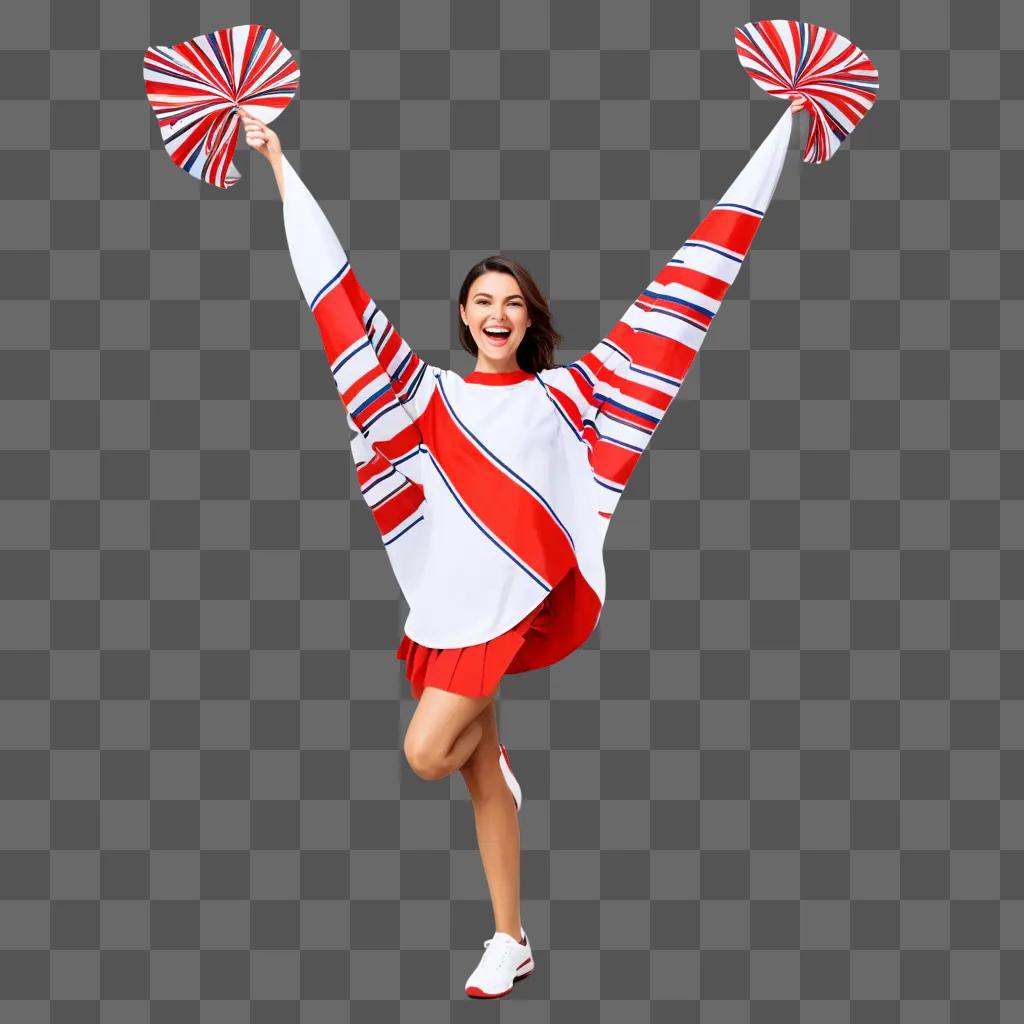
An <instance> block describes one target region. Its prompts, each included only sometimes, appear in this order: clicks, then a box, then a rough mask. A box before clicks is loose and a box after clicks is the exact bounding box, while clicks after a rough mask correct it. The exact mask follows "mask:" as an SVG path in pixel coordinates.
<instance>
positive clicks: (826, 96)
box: [734, 20, 878, 164]
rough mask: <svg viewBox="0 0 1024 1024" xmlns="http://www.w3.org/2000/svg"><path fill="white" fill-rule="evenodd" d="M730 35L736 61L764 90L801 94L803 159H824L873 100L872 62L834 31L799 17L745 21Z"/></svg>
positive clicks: (875, 86) (875, 80)
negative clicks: (807, 121) (806, 119)
mask: <svg viewBox="0 0 1024 1024" xmlns="http://www.w3.org/2000/svg"><path fill="white" fill-rule="evenodd" d="M734 36H735V40H736V52H737V54H738V56H739V60H740V64H742V65H743V67H744V68H745V69H746V71H747V74H748V75H750V77H751V78H753V80H754V81H755V82H757V84H758V85H759V86H760V87H761V88H762V89H764V91H765V92H767V93H771V95H773V96H782V97H785V98H786V99H790V100H794V99H796V98H797V97H798V96H803V97H805V99H806V101H807V105H806V106H805V107H804V109H805V110H806V111H807V112H808V113H809V114H810V116H811V129H810V132H809V133H808V135H807V145H806V146H805V147H804V154H803V159H804V162H805V163H809V164H811V163H824V161H826V160H828V159H830V158H831V157H832V155H833V154H834V153H835V152H836V150H837V149H838V148H839V144H840V143H841V142H842V141H843V139H845V138H846V137H847V136H848V135H849V134H850V132H852V131H853V129H854V128H856V127H857V125H858V124H859V123H860V121H861V119H862V118H863V117H864V115H865V114H866V113H867V112H868V111H869V110H870V109H871V107H872V105H873V104H874V102H875V96H876V95H877V93H878V69H877V68H876V67H875V65H874V64H872V63H871V61H870V60H869V59H868V57H867V56H866V55H865V53H864V52H863V50H860V49H859V48H858V47H856V46H854V45H853V43H851V42H850V41H849V39H845V38H844V37H843V36H841V35H839V33H838V32H833V31H832V30H831V29H828V28H821V27H819V26H818V25H811V24H809V23H808V22H805V21H784V20H778V21H756V22H748V23H747V24H746V25H744V26H743V27H742V28H737V29H735V30H734Z"/></svg>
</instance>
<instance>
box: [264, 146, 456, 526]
mask: <svg viewBox="0 0 1024 1024" xmlns="http://www.w3.org/2000/svg"><path fill="white" fill-rule="evenodd" d="M282 163H283V169H284V178H285V190H284V191H285V194H284V204H283V206H284V227H285V236H286V239H287V242H288V251H289V255H290V256H291V261H292V265H293V267H294V268H295V274H296V277H297V278H298V281H299V286H300V288H301V289H302V294H303V296H304V297H305V300H306V303H307V304H308V305H309V308H310V310H311V311H312V313H313V317H314V319H315V320H316V323H317V327H318V328H319V331H320V338H321V341H322V342H323V346H324V352H325V354H326V356H327V361H328V364H329V366H330V370H331V374H332V376H333V377H334V382H335V385H336V387H337V391H338V397H339V398H340V399H341V402H342V404H343V405H344V407H345V409H346V412H347V416H346V419H347V422H348V425H349V427H350V428H351V430H352V431H353V434H352V436H351V438H350V447H351V450H352V457H353V460H354V462H355V465H356V474H357V478H358V480H359V486H360V490H361V491H362V494H363V497H364V498H365V500H366V503H367V505H368V506H369V507H370V510H371V512H372V513H373V515H374V518H375V519H376V522H377V526H378V527H379V528H380V531H381V534H382V536H383V538H384V541H385V544H387V543H389V540H390V539H391V538H394V537H397V536H400V535H401V533H402V531H403V530H405V529H407V528H408V526H409V524H410V523H411V522H413V521H415V518H416V516H417V515H420V514H421V505H422V504H423V502H424V500H425V499H424V495H423V488H422V483H423V480H422V473H421V460H420V458H419V454H420V444H421V442H422V440H423V435H422V432H421V429H420V423H419V417H420V415H421V413H422V411H423V409H424V408H425V406H426V402H427V400H428V399H429V396H430V393H431V391H432V389H433V387H434V386H435V383H436V382H435V378H434V376H433V374H432V373H431V372H430V370H431V367H430V366H429V365H428V364H427V363H425V362H424V361H423V360H422V359H420V358H419V356H417V355H416V353H415V352H413V351H412V349H410V348H409V346H408V345H407V344H406V343H405V341H404V339H403V338H402V337H401V336H400V335H399V333H398V331H397V330H395V328H394V327H393V326H392V325H391V323H390V322H389V321H388V319H387V318H386V317H385V315H384V313H383V312H382V311H381V310H380V308H379V307H378V306H377V304H376V303H375V302H374V301H373V299H372V298H370V297H369V295H367V293H366V292H365V291H364V290H363V288H362V286H361V285H360V284H359V282H358V281H357V280H356V277H355V274H354V273H353V272H352V266H351V264H350V263H349V260H348V256H347V254H346V253H345V250H344V248H343V247H342V245H341V242H340V241H339V240H338V237H337V235H336V234H335V233H334V230H333V229H332V227H331V225H330V222H329V221H328V219H327V217H326V215H325V214H324V212H323V210H322V209H321V208H320V206H319V204H318V203H317V202H316V200H315V199H314V198H313V196H312V195H311V194H310V192H309V189H307V188H306V186H305V184H304V183H303V182H302V179H301V178H300V177H299V176H298V174H297V173H296V172H295V170H294V168H292V166H291V164H290V163H289V162H288V160H287V158H285V157H282Z"/></svg>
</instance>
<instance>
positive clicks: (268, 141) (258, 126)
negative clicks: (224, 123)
mask: <svg viewBox="0 0 1024 1024" xmlns="http://www.w3.org/2000/svg"><path fill="white" fill-rule="evenodd" d="M238 112H239V114H240V115H241V117H242V124H243V125H244V126H245V141H246V142H247V143H248V144H249V146H250V148H252V149H255V150H256V152H257V153H262V154H263V155H264V156H265V157H266V158H267V159H268V160H269V161H270V163H271V164H274V163H276V162H277V161H278V160H279V159H280V157H281V140H280V139H279V138H278V137H277V132H275V131H274V130H273V129H272V128H268V127H267V126H266V125H265V124H264V123H263V122H262V121H261V120H260V119H259V118H258V117H253V116H252V115H251V114H248V113H246V112H245V110H243V109H242V108H241V107H239V108H238Z"/></svg>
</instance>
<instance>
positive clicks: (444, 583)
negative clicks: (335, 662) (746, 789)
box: [146, 20, 878, 998]
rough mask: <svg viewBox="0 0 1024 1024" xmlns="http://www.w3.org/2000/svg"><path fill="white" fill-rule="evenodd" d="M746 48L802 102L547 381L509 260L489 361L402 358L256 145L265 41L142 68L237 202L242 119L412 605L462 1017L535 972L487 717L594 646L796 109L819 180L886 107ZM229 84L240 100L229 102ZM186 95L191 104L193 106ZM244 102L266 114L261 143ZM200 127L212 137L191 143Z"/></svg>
mask: <svg viewBox="0 0 1024 1024" xmlns="http://www.w3.org/2000/svg"><path fill="white" fill-rule="evenodd" d="M734 41H735V43H736V48H737V53H738V55H739V59H740V63H741V64H742V66H743V67H744V68H745V69H746V70H747V71H748V72H749V74H750V75H751V77H752V78H753V79H754V81H755V82H756V83H757V84H758V86H759V87H760V88H761V89H763V90H765V91H766V92H768V93H770V94H771V95H774V96H777V97H779V98H785V99H789V100H792V101H794V102H793V104H792V106H791V107H790V109H789V110H788V111H787V112H786V113H784V114H782V116H781V117H780V118H779V120H778V121H777V122H776V124H775V126H774V127H773V128H772V129H771V131H770V133H769V134H768V136H767V137H766V138H765V139H764V141H763V142H762V143H761V145H760V146H759V147H758V148H757V150H756V151H755V152H754V153H753V155H752V156H751V157H750V159H749V160H748V161H747V163H746V165H745V166H744V167H743V168H742V169H740V171H739V174H738V175H737V176H736V178H735V179H734V181H733V182H732V184H731V185H730V186H729V187H728V189H727V190H726V191H725V193H724V194H723V196H722V198H721V200H720V201H719V202H718V203H716V204H715V206H714V207H713V208H712V209H710V210H709V211H708V213H707V214H706V216H705V217H704V219H703V220H702V221H701V223H700V224H699V225H697V227H696V229H695V230H694V231H693V232H692V233H691V234H690V235H689V237H688V238H687V239H686V240H685V241H683V242H682V244H681V245H680V247H679V248H678V249H677V251H676V252H675V253H674V254H673V255H672V256H671V258H670V259H669V260H668V261H667V262H666V263H665V264H664V266H663V267H662V268H661V269H660V270H659V271H658V273H657V274H656V275H655V276H654V278H653V279H652V280H650V282H649V283H648V284H647V285H646V286H645V287H643V288H642V290H641V291H640V292H639V294H637V296H636V298H635V299H634V301H633V302H631V303H630V304H629V306H627V307H626V309H625V310H624V311H623V313H622V315H621V318H620V319H619V320H618V321H617V322H616V323H615V324H614V326H613V327H612V328H611V330H610V331H609V332H608V333H607V334H606V335H605V336H604V337H602V338H600V339H596V340H594V339H592V341H594V343H593V344H592V347H590V348H589V350H588V351H586V352H585V353H584V354H583V355H582V356H580V358H578V359H576V360H574V361H573V362H572V363H570V364H568V365H565V364H559V363H555V361H554V355H555V349H556V348H557V346H558V344H559V342H560V340H561V339H560V337H559V335H558V333H557V332H556V331H555V330H554V328H553V327H552V324H551V313H550V310H549V307H548V302H547V299H546V298H545V296H544V295H543V294H542V292H541V290H540V288H539V287H538V286H537V282H536V281H535V280H534V279H533V277H532V276H531V275H530V273H529V272H528V271H527V270H526V269H525V268H524V267H523V266H522V265H521V264H519V263H518V262H516V261H515V260H513V259H511V258H510V257H507V256H501V255H495V256H489V257H487V258H486V259H484V260H481V261H480V262H479V263H477V264H476V265H474V266H473V267H472V268H471V269H470V271H469V273H468V274H467V275H466V278H465V280H464V281H463V284H462V287H461V288H460V290H459V297H458V301H459V313H460V322H459V327H458V332H459V343H460V344H461V345H462V347H463V348H464V349H465V350H466V351H468V352H469V353H470V354H471V355H474V356H475V357H476V359H477V363H476V369H475V371H474V372H473V373H470V374H469V375H468V376H467V377H465V378H463V377H462V376H460V375H459V374H458V373H456V372H454V371H453V370H449V369H446V368H444V367H441V366H435V365H430V364H428V363H426V362H425V361H424V360H423V359H421V358H420V357H419V356H418V355H417V354H416V352H415V351H414V349H413V348H412V347H411V346H410V345H409V344H407V343H406V341H405V339H404V338H403V337H402V335H401V334H400V333H399V332H398V330H397V329H396V328H395V326H394V325H393V324H392V323H391V321H390V320H389V319H388V317H387V316H386V315H385V313H384V311H383V310H382V309H381V308H380V306H378V305H377V303H376V302H375V301H374V299H373V298H372V297H371V296H370V294H369V293H368V292H367V291H366V290H365V289H364V287H363V285H362V284H361V283H360V281H359V280H358V279H357V277H356V275H355V273H354V271H353V268H352V265H351V263H350V262H349V258H348V254H347V253H346V251H345V249H344V248H343V246H342V244H341V242H340V241H339V239H338V237H337V235H336V234H335V233H334V230H333V228H332V227H331V224H330V222H329V221H328V220H327V217H326V216H325V214H324V212H323V210H321V209H320V206H319V205H318V203H317V202H316V200H315V199H314V198H313V196H312V194H311V193H310V191H309V189H308V188H306V186H305V184H304V183H303V181H302V179H301V178H300V177H299V175H298V174H297V173H296V170H295V168H294V167H292V165H291V163H290V162H289V161H288V160H287V159H286V158H285V156H284V155H283V153H282V151H281V146H280V140H279V139H278V137H277V135H276V134H275V133H274V132H273V131H272V130H271V129H270V128H268V127H267V124H266V120H270V119H272V116H276V114H275V111H276V110H279V109H280V108H281V107H283V105H284V104H286V103H287V102H288V100H289V99H290V98H291V94H292V93H293V92H294V89H295V85H296V82H297V71H296V69H295V68H294V67H293V64H294V62H293V61H291V60H290V57H289V56H287V51H283V50H282V48H281V47H280V45H279V41H277V40H276V36H272V34H268V31H267V30H266V29H265V27H264V26H241V27H239V28H237V29H234V30H230V32H229V30H224V32H222V33H217V34H207V35H206V36H203V37H197V38H196V39H195V40H192V41H191V42H189V43H186V44H181V45H180V46H179V47H177V48H166V47H159V48H151V50H150V52H149V54H148V55H147V64H146V73H147V89H148V94H149V96H150V100H151V102H153V104H154V108H155V109H157V111H158V116H159V117H160V119H161V130H162V131H163V132H164V139H165V145H166V146H167V147H168V152H169V153H170V154H171V156H172V158H173V159H175V161H176V162H177V163H178V164H179V166H181V167H183V168H184V169H187V170H188V171H189V173H191V174H193V175H195V176H197V177H202V178H203V180H208V181H210V182H211V183H212V184H216V185H218V186H219V187H228V185H230V184H232V183H233V182H234V181H237V180H238V179H237V174H236V173H235V172H234V171H233V169H232V168H230V167H229V164H230V156H231V153H232V152H233V149H234V139H233V130H234V125H235V121H234V118H235V117H236V108H238V110H237V116H240V117H241V119H242V121H243V122H244V124H245V129H246V141H247V142H248V143H249V145H250V146H251V147H252V148H253V149H254V150H255V151H256V152H259V153H261V154H263V155H264V156H265V157H266V158H267V159H268V161H269V162H270V164H271V167H272V168H273V172H274V177H275V180H276V181H277V185H278V189H279V191H280V194H281V198H282V200H283V216H284V229H285V237H286V240H287V244H288V251H289V254H290V257H291V260H292V265H293V267H294V269H295V273H296V277H297V279H298V283H299V286H300V289H301V292H302V294H303V297H304V298H305V300H306V302H307V304H308V306H309V309H310V312H311V314H312V316H313V318H314V320H315V321H316V324H317V327H318V328H319V331H320V336H321V340H322V342H323V347H324V353H325V355H326V356H327V361H328V365H329V367H330V372H331V375H332V377H333V378H334V383H335V385H336V387H337V393H338V397H339V399H340V400H341V402H342V404H343V406H344V407H345V409H346V410H347V413H348V425H349V427H350V428H351V430H352V436H351V437H350V439H349V443H350V448H351V452H352V457H353V460H354V462H355V469H356V476H357V480H358V484H359V488H360V491H361V492H362V495H363V497H364V499H365V501H366V504H367V506H368V507H369V509H370V511H371V512H372V515H373V517H374V520H375V522H376V524H377V526H378V528H379V530H380V533H381V538H382V540H383V543H384V547H385V550H386V552H387V555H388V558H389V560H390V562H391V565H392V568H393V569H394V572H395V577H396V579H397V582H398V583H399V586H400V587H401V589H402V592H403V595H404V596H405V598H406V600H407V602H408V604H409V616H408V618H407V619H406V623H405V635H404V637H403V639H402V642H401V644H400V646H399V648H398V650H397V651H396V656H397V658H399V659H400V660H403V661H404V662H405V670H406V676H407V679H408V680H409V683H410V690H411V693H412V696H413V697H414V698H415V699H416V700H417V707H416V709H415V712H414V714H413V715H412V718H411V720H410V722H409V725H408V728H407V732H406V737H405V743H404V750H405V755H406V759H407V760H408V762H409V765H410V767H411V768H412V769H413V771H414V772H416V774H417V775H420V776H421V777H422V778H425V779H441V778H445V777H446V776H447V775H449V774H451V773H453V772H454V771H457V770H458V771H461V772H462V773H463V777H464V778H465V780H466V785H467V788H468V789H469V791H470V794H471V796H472V798H473V804H474V812H475V815H476V825H477V837H478V841H479V843H480V853H481V858H482V860H483V863H484V868H485V872H486V874H487V881H488V885H489V888H490V891H491V897H492V902H493V904H494V916H495V926H496V931H495V934H494V936H493V938H491V939H488V940H487V941H486V942H484V948H485V953H484V955H483V957H482V959H481V961H480V964H479V966H478V967H477V968H476V970H475V971H474V972H473V973H472V974H471V975H470V976H469V978H468V979H467V981H466V986H465V991H466V993H467V994H468V995H471V996H477V997H488V998H490V997H494V996H502V995H505V994H507V993H508V992H510V991H511V990H512V984H513V982H514V981H515V980H517V979H519V978H522V977H525V976H526V975H527V974H529V973H531V972H532V970H533V969H534V965H533V956H532V950H531V947H530V943H529V939H528V938H527V936H526V933H525V931H524V930H523V928H522V922H521V920H520V915H519V867H518V866H519V832H518V821H517V811H518V809H519V807H520V806H521V804H522V800H523V794H522V788H521V787H520V786H519V784H518V783H517V782H516V780H515V777H514V776H513V775H512V773H511V763H510V762H509V759H508V754H507V751H506V750H505V748H504V747H503V746H501V745H500V743H499V741H498V735H497V725H496V720H495V717H494V705H493V696H494V694H495V692H496V691H497V689H498V686H499V683H500V682H501V680H502V679H503V678H504V677H506V676H515V675H518V674H520V673H524V672H528V671H531V670H535V669H540V668H545V667H546V666H549V665H553V664H555V663H557V662H559V661H561V660H562V659H563V658H565V657H567V656H568V655H569V654H571V653H572V652H573V651H575V650H576V649H577V648H579V647H580V646H581V645H582V644H583V643H584V642H585V641H586V640H587V638H588V637H589V636H590V635H591V634H592V633H593V631H594V629H595V628H596V626H597V624H598V620H599V618H600V615H601V611H602V608H603V606H604V602H605V585H606V580H605V566H604V556H603V549H604V542H605V537H606V533H607V530H608V527H609V522H610V520H611V519H612V516H613V514H614V512H615V510H616V508H617V507H618V504H619V499H620V497H621V496H622V493H623V491H624V489H625V487H626V485H627V483H628V481H629V480H630V477H631V475H632V473H633V471H634V469H635V467H636V466H637V463H638V460H639V459H640V457H641V456H642V454H643V453H644V451H645V450H646V449H647V448H648V447H649V446H650V443H651V439H652V437H653V436H654V434H655V431H656V430H657V428H658V426H659V424H660V423H661V422H662V421H663V418H664V416H665V413H666V412H667V410H668V409H669V408H670V407H671V405H672V403H673V400H674V399H675V397H676V395H677V394H678V392H679V389H680V387H681V385H682V383H683V380H684V378H685V376H686V374H687V371H688V369H689V367H690V365H691V364H692V363H693V361H694V359H695V358H696V357H697V354H698V352H699V351H700V349H701V347H702V346H703V344H704V343H705V340H706V338H707V335H708V331H709V330H710V328H711V325H712V322H713V320H714V319H715V317H716V315H717V313H718V311H719V309H720V308H721V305H722V302H723V300H724V298H725V296H726V293H727V292H728V290H729V288H730V286H731V285H732V283H733V282H734V281H735V280H736V276H737V274H738V272H739V270H740V267H741V266H742V264H743V262H744V259H745V258H746V255H747V253H748V252H749V250H750V247H751V245H752V243H753V241H754V237H755V235H756V233H757V231H758V229H759V227H760V225H761V222H762V220H763V219H764V216H765V214H766V212H767V210H768V207H769V204H770V203H771V200H772V196H773V194H774V192H775V187H776V184H777V182H778V180H779V176H780V174H781V172H782V169H783V165H784V163H785V161H786V158H787V150H788V148H789V141H790V136H791V130H792V121H793V115H794V114H796V112H797V111H798V110H800V109H802V108H803V109H806V111H807V115H808V117H809V120H810V128H811V130H810V133H809V135H808V138H807V143H806V145H805V148H804V155H803V159H804V162H807V163H822V162H824V161H826V160H828V159H830V158H831V157H832V156H833V155H834V154H835V153H836V151H837V150H838V147H839V146H840V144H841V143H842V142H843V141H844V140H845V139H846V138H847V137H848V136H849V134H850V132H851V131H852V130H853V128H854V127H855V126H856V124H857V123H858V122H859V121H860V120H861V119H862V118H863V116H864V114H865V113H866V112H867V111H868V110H869V109H870V107H871V105H872V103H873V102H874V96H875V92H876V91H877V87H878V73H877V70H876V69H875V67H874V65H873V64H872V63H871V61H870V60H868V59H867V57H866V56H865V55H864V54H863V52H862V51H860V50H858V49H857V47H855V46H853V45H852V44H851V43H850V42H849V40H846V39H844V38H843V37H842V36H839V35H838V34H837V33H835V32H832V31H830V30H828V29H823V28H820V27H819V26H816V25H812V24H809V23H806V22H796V21H781V20H780V21H761V22H756V23H748V24H746V25H744V26H742V27H741V28H737V29H736V30H735V33H734ZM229 72H238V73H239V74H240V76H241V78H242V81H241V82H240V83H239V87H238V88H237V89H234V88H233V90H232V92H231V94H230V98H225V92H224V89H223V82H222V81H221V79H222V77H223V75H224V74H228V73H229ZM267 76H269V81H268V80H267ZM197 78H198V79H199V80H200V81H202V82H203V83H204V85H203V88H202V89H199V90H198V91H197V92H196V94H195V95H193V94H192V92H191V89H190V88H186V87H184V86H182V85H181V82H182V81H183V80H186V81H189V82H195V81H196V80H197ZM207 78H208V79H210V83H209V85H207V84H205V83H206V79H207ZM210 96H214V97H215V100H214V101H213V103H212V107H213V109H212V110H211V109H210V108H211V101H210ZM243 100H245V102H246V103H247V104H249V105H251V104H252V103H257V102H259V104H261V105H257V106H255V107H254V109H256V110H257V111H258V112H260V113H262V114H263V117H264V120H260V119H259V118H257V117H254V116H250V113H251V111H246V110H245V109H244V108H242V106H241V104H242V101H243ZM264 108H266V112H265V110H264ZM190 118H196V119H199V123H198V125H197V127H196V128H195V130H194V131H193V132H191V133H189V132H188V131H187V129H186V126H187V125H188V124H189V123H190V122H189V121H188V119H190ZM183 119H184V124H183V123H182V122H183ZM574 343H575V344H578V343H579V342H578V341H577V342H574ZM439 354H440V355H442V356H443V355H444V353H443V352H442V353H439ZM509 793H511V796H512V799H511V800H510V799H509Z"/></svg>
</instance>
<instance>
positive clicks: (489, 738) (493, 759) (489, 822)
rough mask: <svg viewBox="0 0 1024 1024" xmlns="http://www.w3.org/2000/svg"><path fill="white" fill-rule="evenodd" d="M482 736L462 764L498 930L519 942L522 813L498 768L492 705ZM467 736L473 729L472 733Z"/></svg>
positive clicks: (483, 716)
mask: <svg viewBox="0 0 1024 1024" xmlns="http://www.w3.org/2000/svg"><path fill="white" fill-rule="evenodd" d="M477 723H479V724H480V727H481V737H480V740H479V743H478V744H477V747H476V749H475V750H474V751H473V753H472V754H470V756H469V759H468V760H467V761H466V762H465V764H463V765H462V768H461V771H462V777H463V779H464V780H465V782H466V788H467V789H468V790H469V795H470V797H471V799H472V801H473V812H474V815H475V817H476V839H477V843H478V844H479V846H480V860H481V862H482V863H483V867H484V874H485V875H486V877H487V888H488V889H489V890H490V894H491V904H492V906H493V908H494V930H495V931H499V932H507V933H508V934H509V935H512V936H514V937H515V938H517V939H518V938H519V936H520V934H521V933H520V924H521V922H520V917H519V814H518V812H517V811H516V803H515V800H514V799H513V797H512V794H511V792H510V791H509V788H508V786H507V784H506V783H505V777H504V776H503V775H502V774H501V766H500V765H499V764H498V721H497V713H496V707H495V702H494V701H493V700H492V701H491V702H490V703H489V704H488V705H487V707H486V708H484V710H483V711H482V712H481V713H480V715H479V717H478V718H477V719H475V720H474V722H473V724H474V725H476V724H477ZM467 731H468V730H467Z"/></svg>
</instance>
